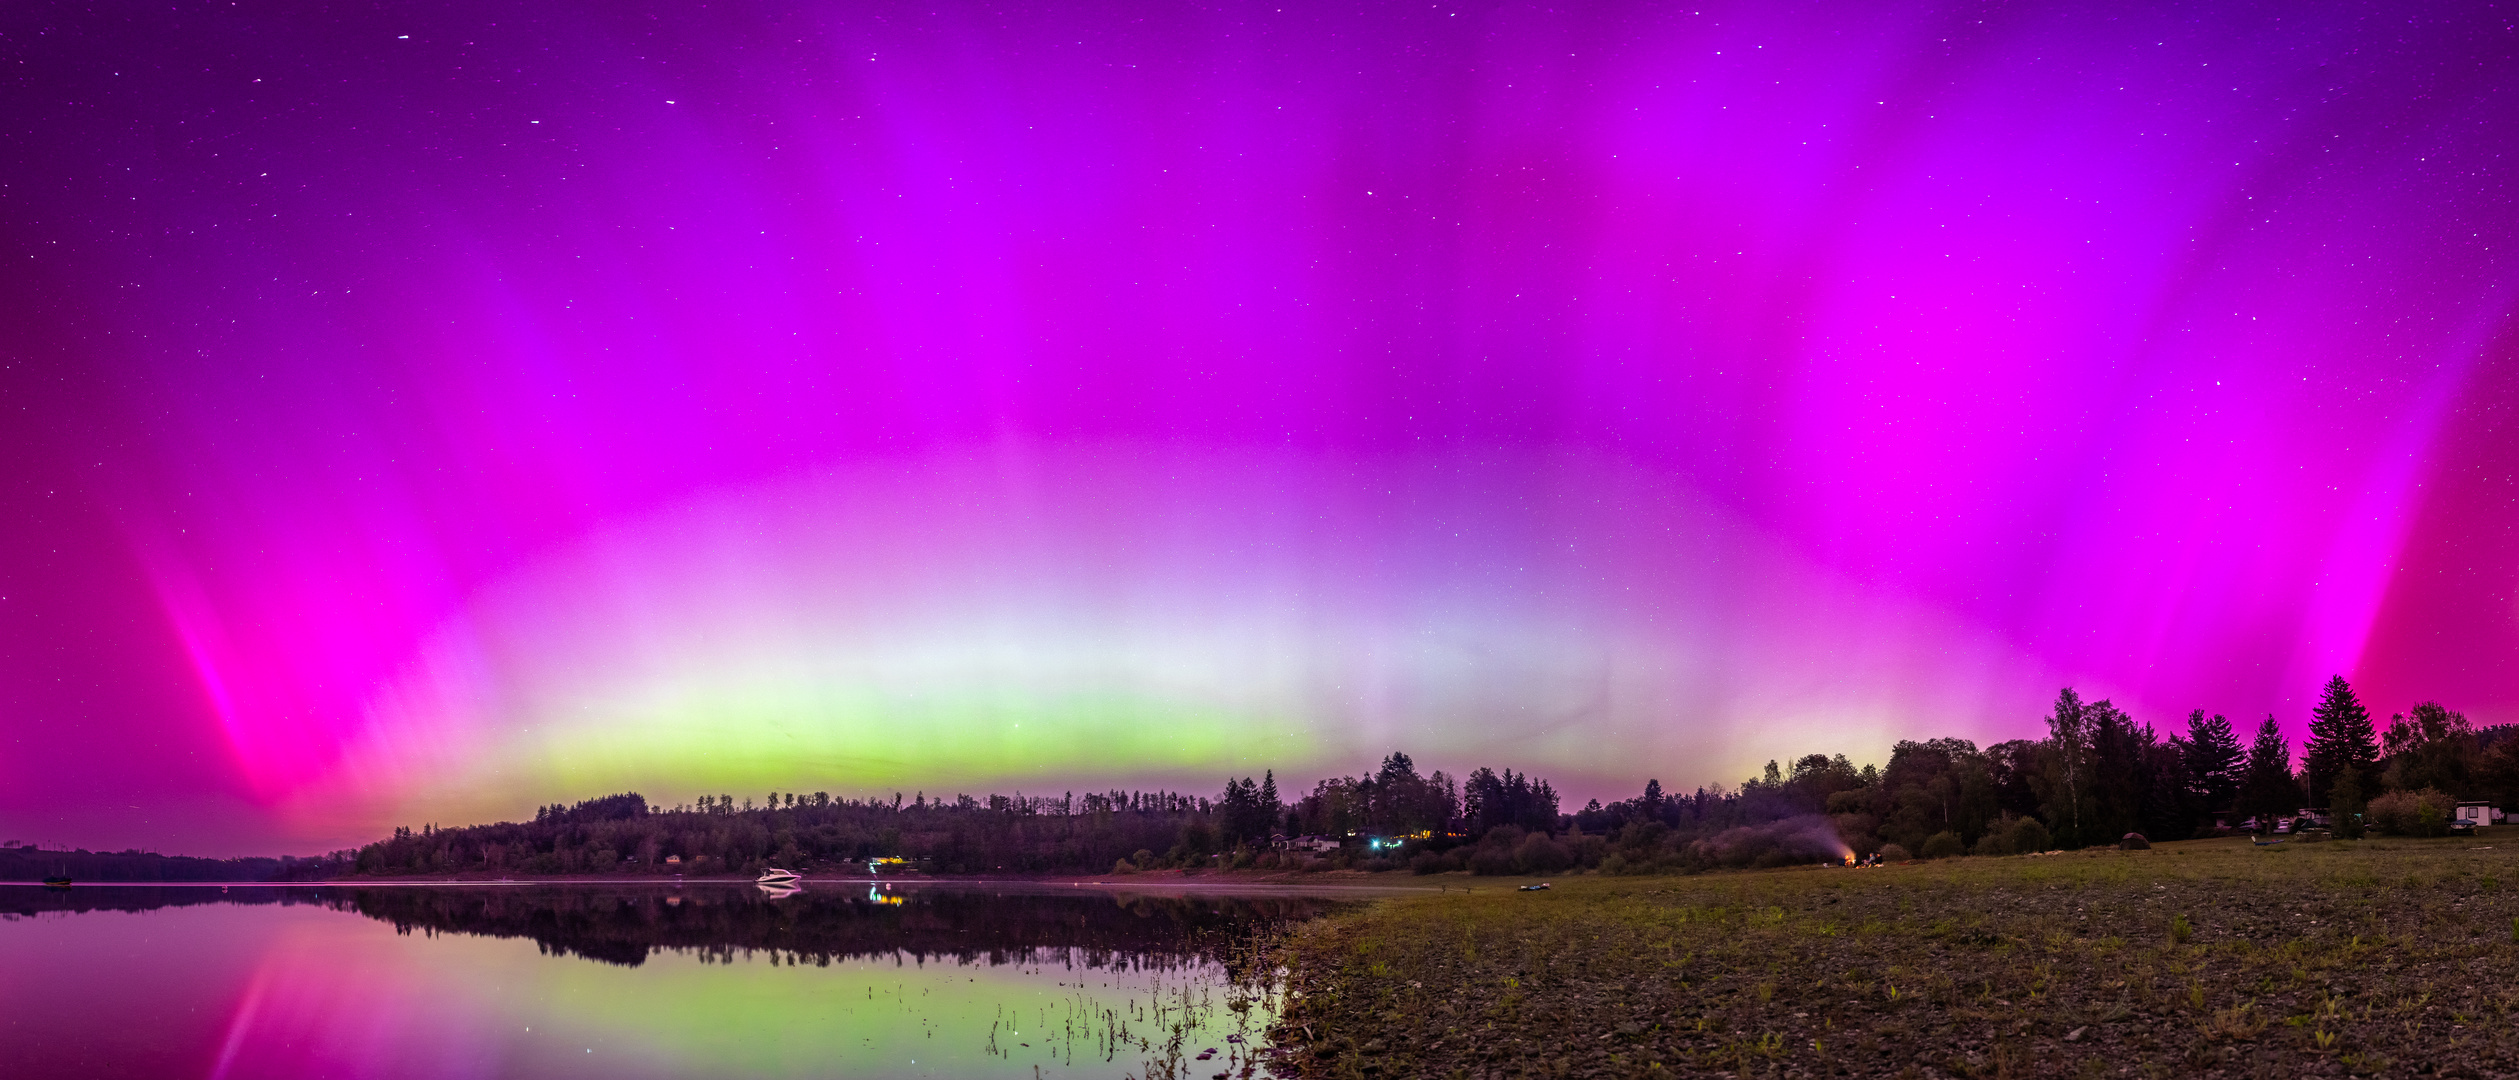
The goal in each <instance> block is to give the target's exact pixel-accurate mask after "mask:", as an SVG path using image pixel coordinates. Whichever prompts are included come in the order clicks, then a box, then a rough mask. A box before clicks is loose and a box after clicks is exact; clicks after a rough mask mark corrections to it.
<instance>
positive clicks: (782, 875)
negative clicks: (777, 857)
mask: <svg viewBox="0 0 2519 1080" xmlns="http://www.w3.org/2000/svg"><path fill="white" fill-rule="evenodd" d="M804 879H805V875H803V874H799V873H797V872H795V871H793V870H781V869H779V868H778V867H775V866H773V867H771V868H769V869H767V870H763V871H761V876H760V877H757V878H754V879H752V882H753V884H755V885H794V884H795V883H797V882H799V881H803V880H804Z"/></svg>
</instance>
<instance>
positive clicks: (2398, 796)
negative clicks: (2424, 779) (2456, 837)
mask: <svg viewBox="0 0 2519 1080" xmlns="http://www.w3.org/2000/svg"><path fill="white" fill-rule="evenodd" d="M2455 806H2456V804H2455V803H2452V802H2450V801H2449V796H2447V795H2444V794H2442V793H2441V792H2440V789H2438V788H2424V789H2422V790H2420V791H2391V792H2389V793H2387V794H2385V795H2382V796H2380V797H2378V798H2376V799H2372V800H2370V809H2369V810H2367V811H2365V812H2366V813H2367V814H2368V815H2369V821H2370V825H2371V827H2372V828H2375V829H2378V830H2379V831H2380V832H2383V833H2387V834H2389V835H2392V836H2441V835H2444V834H2446V833H2447V832H2448V831H2449V813H2450V811H2451V809H2453V808H2454V807H2455Z"/></svg>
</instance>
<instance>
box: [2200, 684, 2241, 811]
mask: <svg viewBox="0 0 2519 1080" xmlns="http://www.w3.org/2000/svg"><path fill="white" fill-rule="evenodd" d="M2247 761H2248V753H2247V751H2246V750H2245V749H2242V748H2241V747H2240V745H2239V735H2238V733H2237V732H2234V731H2232V730H2231V729H2230V721H2228V720H2225V719H2223V718H2222V716H2221V714H2220V713H2215V714H2213V715H2212V716H2211V717H2210V718H2207V717H2206V716H2205V715H2204V710H2202V709H2197V710H2195V711H2194V712H2191V713H2188V714H2187V775H2188V776H2189V777H2191V778H2193V781H2194V783H2195V794H2196V797H2197V798H2199V799H2201V800H2203V802H2204V810H2205V812H2206V813H2220V812H2221V811H2224V810H2228V809H2231V808H2232V807H2233V806H2234V805H2236V804H2237V802H2238V800H2239V782H2240V777H2241V776H2242V775H2243V773H2244V772H2245V771H2246V765H2247Z"/></svg>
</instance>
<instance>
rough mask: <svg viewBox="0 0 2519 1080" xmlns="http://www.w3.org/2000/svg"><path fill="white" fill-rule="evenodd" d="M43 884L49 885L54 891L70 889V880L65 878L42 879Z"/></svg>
mask: <svg viewBox="0 0 2519 1080" xmlns="http://www.w3.org/2000/svg"><path fill="white" fill-rule="evenodd" d="M44 884H46V885H50V886H52V887H53V888H56V889H67V888H69V887H70V879H69V878H66V877H48V878H45V879H44Z"/></svg>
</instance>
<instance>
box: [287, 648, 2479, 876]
mask: <svg viewBox="0 0 2519 1080" xmlns="http://www.w3.org/2000/svg"><path fill="white" fill-rule="evenodd" d="M2045 726H2046V737H2044V738H2039V739H2014V740H2010V741H2007V742H2000V743H1996V744H1993V745H1991V746H1987V747H1982V748H1981V747H1979V746H1977V745H1976V744H1975V743H1973V742H1971V741H1969V740H1966V739H1951V738H1943V739H1929V740H1925V741H1922V742H1913V741H1908V742H1900V743H1898V744H1897V745H1896V746H1895V747H1894V748H1892V750H1891V752H1890V755H1889V761H1888V763H1887V764H1886V765H1882V766H1875V765H1864V766H1861V767H1857V766H1855V765H1854V764H1853V763H1852V762H1850V761H1849V760H1847V758H1846V757H1845V756H1844V755H1843V754H1835V755H1830V754H1818V753H1814V754H1809V755H1805V756H1803V757H1801V758H1797V759H1795V760H1793V761H1792V763H1791V764H1790V765H1781V764H1779V763H1777V762H1769V763H1768V765H1767V767H1766V770H1765V772H1764V774H1763V775H1761V776H1758V777H1753V778H1751V779H1749V780H1746V781H1743V782H1742V783H1741V784H1740V785H1739V786H1738V787H1725V786H1723V785H1714V786H1711V787H1701V788H1698V789H1696V790H1695V791H1692V792H1688V793H1685V794H1681V793H1670V792H1665V791H1663V790H1662V787H1661V784H1660V783H1659V782H1658V781H1648V782H1647V783H1646V785H1645V789H1644V791H1643V792H1642V793H1641V794H1639V795H1637V796H1635V797H1633V798H1630V799H1625V800H1621V801H1618V802H1615V803H1610V804H1606V805H1604V804H1602V803H1601V802H1599V801H1597V800H1595V801H1593V802H1591V803H1590V804H1588V805H1586V806H1584V807H1583V808H1582V809H1580V810H1578V811H1575V812H1573V813H1565V812H1563V811H1562V809H1561V807H1560V806H1559V799H1558V796H1557V793H1556V790H1555V789H1554V788H1553V787H1552V786H1551V785H1550V784H1549V783H1548V782H1547V781H1546V780H1542V779H1537V778H1534V777H1531V776H1529V775H1526V774H1522V773H1517V772H1514V771H1513V770H1510V769H1507V770H1504V771H1501V772H1498V771H1496V770H1493V769H1486V768H1481V769H1477V770H1475V771H1473V772H1471V773H1470V774H1469V775H1468V776H1467V777H1465V778H1462V779H1459V780H1455V779H1454V778H1453V777H1451V776H1449V775H1447V774H1445V773H1443V772H1441V771H1437V772H1434V773H1433V774H1431V775H1420V774H1419V773H1418V771H1417V769H1416V765H1415V763H1414V762H1413V761H1412V760H1410V758H1409V757H1408V755H1406V754H1404V753H1394V754H1391V755H1390V756H1389V757H1387V758H1385V759H1384V760H1383V762H1382V764H1381V767H1380V768H1379V769H1377V770H1375V771H1374V772H1372V773H1369V774H1366V775H1363V776H1357V777H1336V778H1332V779H1328V780H1323V781H1320V782H1319V783H1317V784H1315V785H1314V786H1313V789H1312V790H1311V791H1310V792H1309V793H1305V794H1301V795H1297V796H1294V797H1292V798H1291V799H1288V798H1287V797H1285V796H1283V795H1281V794H1280V793H1279V791H1278V787H1277V780H1276V776H1275V775H1274V774H1273V773H1269V774H1265V775H1264V776H1263V777H1262V778H1260V779H1258V780H1253V779H1251V778H1248V777H1244V778H1238V779H1234V780H1230V781H1228V782H1227V783H1226V784H1225V787H1224V790H1223V791H1222V792H1221V793H1220V794H1219V795H1217V796H1215V797H1212V798H1210V797H1207V796H1194V795H1187V794H1183V793H1179V792H1169V791H1159V792H1138V791H1109V792H1094V793H1088V794H1085V795H1082V796H1078V795H1075V794H1072V793H1070V794H1062V795H1060V796H1058V797H1055V798H1048V797H1037V796H1025V795H1021V794H1017V795H1013V796H996V795H992V796H989V797H987V798H984V799H982V798H974V797H971V796H968V795H957V796H955V797H953V798H952V799H950V800H943V799H937V800H931V799H929V798H927V797H926V795H925V794H924V793H920V794H918V795H917V796H916V797H914V798H910V799H907V800H905V799H904V798H903V797H902V796H900V795H898V794H896V795H894V796H893V797H891V798H890V799H875V800H855V799H847V798H834V797H832V796H830V795H829V794H827V793H824V792H813V793H811V794H799V793H792V792H770V793H766V794H765V795H764V796H763V797H761V798H759V799H758V800H756V799H754V798H752V797H745V798H743V799H742V800H740V801H738V800H737V799H736V798H735V797H734V796H732V795H727V794H720V795H710V796H703V797H701V798H700V799H698V800H697V801H696V802H694V803H691V804H688V805H682V806H675V807H671V808H664V807H655V806H651V805H649V803H648V802H647V800H646V799H644V798H643V797H641V796H638V795H635V794H623V795H612V796H606V797H604V798H600V799H593V800H588V801H585V802H580V803H576V804H574V805H568V806H561V805H557V804H555V805H552V806H547V807H543V808H541V809H540V810H539V811H538V812H537V813H536V815H535V817H534V820H532V821H528V822H503V823H499V824H494V825H477V826H471V827H467V828H456V829H440V828H437V827H435V826H422V827H420V828H419V829H416V830H414V829H407V828H406V829H398V830H396V831H395V834H394V836H393V837H392V838H390V839H387V840H383V841H380V842H378V843H374V844H370V845H368V846H367V847H364V848H361V849H359V850H358V851H357V852H355V853H346V852H345V853H341V854H340V855H338V856H336V857H334V858H332V859H331V860H329V861H327V862H325V863H323V864H320V865H317V864H300V865H299V866H297V867H295V868H294V870H293V872H294V873H296V874H299V875H303V876H309V877H312V876H321V875H324V874H330V873H363V874H371V875H398V874H453V873H461V874H510V873H512V874H604V875H641V874H646V875H655V874H674V873H682V874H730V873H731V874H752V873H756V872H758V871H759V870H760V869H761V868H764V867H768V866H782V867H787V868H789V869H794V870H799V871H804V872H808V873H811V872H817V871H833V870H847V869H851V868H853V867H852V864H856V865H858V866H862V864H863V863H864V862H865V860H867V859H870V858H875V857H886V856H897V857H900V858H904V859H906V860H909V862H910V864H911V866H912V868H915V869H918V870H923V871H928V872H933V873H951V874H973V873H982V874H989V873H1006V874H1036V873H1093V874H1102V873H1117V874H1125V873H1138V872H1148V871H1156V870H1176V869H1190V868H1255V869H1263V870H1325V869H1365V870H1395V869H1410V870H1415V871H1417V872H1420V873H1434V872H1442V871H1455V870H1467V871H1470V872H1473V873H1481V874H1509V873H1552V872H1558V871H1562V870H1566V869H1570V868H1575V867H1597V868H1600V869H1603V870H1606V871H1610V872H1651V871H1677V872H1693V871H1697V870H1705V869H1711V868H1715V867H1727V866H1752V865H1780V864H1784V863H1793V862H1807V861H1814V860H1823V859H1843V858H1846V857H1849V856H1852V855H1870V854H1873V853H1881V854H1884V855H1886V856H1890V857H1894V858H1901V859H1903V858H1910V857H1925V858H1938V857H1943V856H1949V855H1960V854H1981V855H1995V854H2008V853H2014V852H2023V851H2040V850H2047V849H2049V848H2056V847H2062V848H2075V847H2083V846H2087V845H2092V844H2111V843H2116V842H2118V841H2119V840H2120V838H2122V837H2124V836H2126V835H2127V834H2129V833H2134V834H2140V835H2142V836H2144V837H2146V838H2148V839H2151V840H2179V839H2186V838H2189V837H2192V836H2196V835H2199V834H2201V833H2206V832H2211V831H2215V830H2221V829H2227V828H2230V827H2233V826H2235V825H2238V824H2240V823H2241V822H2242V820H2243V819H2253V820H2254V821H2255V822H2257V823H2258V824H2259V825H2261V826H2262V825H2268V824H2271V822H2273V821H2274V820H2275V819H2277V818H2284V819H2288V818H2290V817H2292V816H2294V815H2295V814H2297V813H2299V812H2300V811H2302V810H2304V809H2307V808H2311V807H2318V808H2322V809H2331V810H2332V811H2333V812H2334V814H2333V817H2334V821H2335V828H2336V830H2337V831H2338V832H2339V833H2343V834H2347V835H2351V834H2355V833H2357V832H2358V831H2359V830H2361V829H2364V828H2376V829H2380V830H2382V831H2390V832H2404V833H2437V832H2440V831H2443V830H2445V829H2446V827H2447V823H2448V821H2449V819H2450V816H2451V815H2452V813H2453V812H2454V808H2455V805H2456V803H2457V802H2458V801H2460V800H2467V799H2487V800H2492V801H2494V802H2495V803H2496V805H2511V804H2513V803H2514V802H2519V739H2513V738H2511V737H2510V736H2511V735H2512V734H2513V731H2514V729H2512V728H2507V727H2504V728H2489V729H2484V730H2480V731H2479V730H2476V729H2474V728H2473V727H2472V726H2471V725H2470V724H2469V723H2468V721H2467V720H2466V718H2465V717H2464V716H2462V715H2460V714H2458V713H2456V712H2453V711H2451V710H2448V709H2446V708H2444V707H2442V706H2440V705H2438V704H2436V703H2432V702H2424V703H2422V704H2418V705H2416V706H2414V708H2413V709H2412V710H2410V711H2409V712H2408V713H2406V714H2401V715H2398V716H2395V717H2393V718H2391V720H2390V721H2389V723H2388V724H2387V726H2386V727H2385V728H2384V729H2382V728H2380V727H2379V725H2377V724H2376V723H2375V722H2373V721H2372V719H2371V718H2370V715H2369V713H2368V711H2367V710H2366V709H2365V708H2364V707H2363V706H2362V705H2361V703H2360V702H2359V700H2358V699H2357V698H2356V697H2355V696H2354V694H2353V691H2352V688H2351V687H2350V686H2349V685H2348V684H2347V683H2346V682H2345V681H2344V680H2343V679H2342V678H2337V679H2334V680H2332V681H2330V682H2329V683H2328V685H2327V686H2326V688H2325V690H2324V692H2323V693H2322V695H2321V697H2320V700H2319V704H2318V706H2317V707H2316V708H2315V709H2314V710H2313V712H2312V717H2311V725H2310V738H2309V740H2308V742H2307V743H2306V744H2305V745H2304V746H2303V747H2302V748H2301V754H2300V759H2299V763H2298V764H2297V765H2295V763H2294V759H2293V748H2292V746H2291V745H2290V743H2289V742H2288V741H2287V740H2286V739H2285V738H2284V736H2283V734H2282V732H2281V729H2280V727H2279V726H2278V725H2277V724H2276V722H2275V718H2274V717H2272V716H2268V717H2266V718H2265V720H2264V721H2263V722H2262V723H2260V724H2257V725H2256V726H2255V728H2254V730H2253V731H2252V732H2251V733H2250V737H2248V738H2247V739H2245V740H2244V741H2243V739H2242V737H2241V734H2240V733H2239V732H2238V731H2237V730H2235V729H2234V728H2233V726H2232V725H2231V723H2230V722H2229V721H2228V720H2227V719H2225V718H2223V717H2221V716H2217V715H2215V716H2208V715H2206V714H2205V713H2204V712H2202V711H2201V710H2198V711H2196V712H2194V713H2192V714H2190V715H2189V716H2188V717H2187V718H2186V720H2185V723H2184V724H2183V725H2182V729H2180V730H2172V731H2170V732H2167V733H2165V734H2164V733H2162V732H2160V731H2158V730H2156V729H2155V728H2153V727H2152V726H2151V725H2150V724H2148V723H2141V722H2138V721H2136V720H2135V718H2134V717H2132V716H2130V715H2128V714H2127V713H2126V712H2125V711H2124V710H2122V709H2119V708H2118V707H2116V706H2115V705H2114V704H2112V703H2110V702H2108V701H2104V700H2103V701H2084V700H2082V699H2081V697H2080V696H2079V695H2078V694H2076V693H2075V692H2074V691H2072V690H2070V689H2066V690H2063V691H2061V692H2060V693H2058V695H2057V696H2056V699H2055V701H2054V702H2053V704H2052V706H2051V707H2050V709H2049V712H2048V715H2047V717H2046V718H2045ZM2330 804H2331V805H2330ZM1307 836H1311V837H1327V838H1329V840H1328V842H1326V843H1316V844H1287V843H1285V840H1286V838H1288V837H1307ZM1316 848H1326V850H1315V849H1316Z"/></svg>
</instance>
